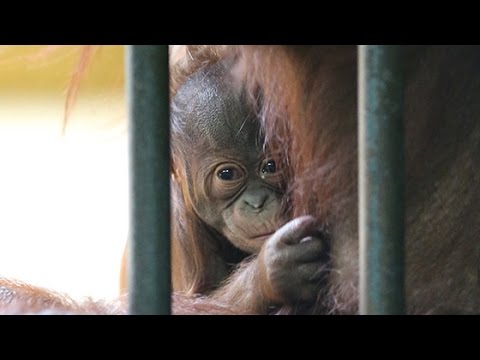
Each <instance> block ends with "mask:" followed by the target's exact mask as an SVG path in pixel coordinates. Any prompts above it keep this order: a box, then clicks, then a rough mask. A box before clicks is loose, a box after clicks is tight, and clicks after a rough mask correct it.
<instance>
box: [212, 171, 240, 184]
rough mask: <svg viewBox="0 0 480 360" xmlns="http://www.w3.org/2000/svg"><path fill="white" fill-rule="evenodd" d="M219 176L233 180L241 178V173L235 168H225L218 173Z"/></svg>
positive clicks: (226, 179)
mask: <svg viewBox="0 0 480 360" xmlns="http://www.w3.org/2000/svg"><path fill="white" fill-rule="evenodd" d="M217 176H218V177H219V178H220V179H221V180H223V181H231V180H237V179H239V178H240V177H241V174H240V172H239V171H238V170H237V169H235V168H224V169H221V170H220V171H219V172H218V173H217Z"/></svg>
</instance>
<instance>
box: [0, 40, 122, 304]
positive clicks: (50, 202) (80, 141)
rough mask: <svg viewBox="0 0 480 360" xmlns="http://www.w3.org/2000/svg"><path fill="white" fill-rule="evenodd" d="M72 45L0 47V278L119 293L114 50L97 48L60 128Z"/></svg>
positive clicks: (118, 115)
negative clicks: (63, 132)
mask: <svg viewBox="0 0 480 360" xmlns="http://www.w3.org/2000/svg"><path fill="white" fill-rule="evenodd" d="M81 51H82V47H80V46H0V276H5V277H9V278H16V279H20V280H23V281H27V282H30V283H33V284H35V285H39V286H43V287H48V288H51V289H54V290H57V291H61V292H66V293H68V294H70V295H72V296H73V297H75V298H81V297H83V296H93V297H95V298H104V297H107V298H110V297H114V296H116V295H117V294H118V274H119V266H120V261H121V256H122V252H123V247H124V244H125V241H126V238H127V235H128V223H127V221H128V178H127V171H128V163H127V138H126V119H125V113H126V110H125V101H124V90H123V81H124V80H123V72H124V69H123V62H124V58H123V56H124V55H123V47H122V46H103V47H101V48H100V49H98V50H97V51H96V53H95V55H94V57H93V59H92V62H91V65H90V66H89V67H88V69H87V71H86V72H85V76H84V79H83V80H82V82H81V86H80V90H79V93H78V95H77V101H76V103H75V105H74V107H73V110H72V112H71V115H70V117H69V119H68V123H67V127H66V132H65V134H62V124H63V118H64V110H65V100H66V91H67V89H68V86H69V83H70V81H71V78H72V74H74V71H75V69H76V68H77V65H78V61H79V58H80V54H81Z"/></svg>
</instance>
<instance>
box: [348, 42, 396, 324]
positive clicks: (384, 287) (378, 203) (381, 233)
mask: <svg viewBox="0 0 480 360" xmlns="http://www.w3.org/2000/svg"><path fill="white" fill-rule="evenodd" d="M358 65H359V94H358V95H359V232H360V314H385V315H387V314H403V313H404V311H405V300H404V292H405V291H404V222H405V220H404V217H405V215H404V212H405V210H404V128H403V121H402V117H403V84H404V79H403V78H404V70H403V65H402V59H401V47H400V46H396V45H360V46H359V63H358Z"/></svg>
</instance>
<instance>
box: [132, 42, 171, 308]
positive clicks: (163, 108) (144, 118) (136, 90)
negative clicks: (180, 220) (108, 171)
mask: <svg viewBox="0 0 480 360" xmlns="http://www.w3.org/2000/svg"><path fill="white" fill-rule="evenodd" d="M126 55H127V56H126V75H127V76H126V80H127V84H126V85H127V86H126V88H127V101H128V107H129V143H130V190H131V198H130V201H131V205H130V207H131V213H130V219H131V220H130V221H131V224H130V229H131V230H130V231H131V239H130V241H129V250H130V251H129V264H128V268H129V272H128V274H129V277H128V282H129V289H130V292H129V313H130V314H142V315H143V314H144V315H147V314H152V315H153V314H170V313H171V304H170V302H171V300H170V299H171V296H170V295H171V276H170V137H169V136H170V121H169V96H168V76H169V75H168V46H167V45H155V46H153V45H142V46H136V45H135V46H127V52H126Z"/></svg>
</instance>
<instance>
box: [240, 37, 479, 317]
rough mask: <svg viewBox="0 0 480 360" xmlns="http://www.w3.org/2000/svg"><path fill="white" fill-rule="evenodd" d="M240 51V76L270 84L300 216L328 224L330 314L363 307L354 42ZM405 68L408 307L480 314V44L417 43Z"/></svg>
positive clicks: (269, 99) (272, 133) (271, 112)
mask: <svg viewBox="0 0 480 360" xmlns="http://www.w3.org/2000/svg"><path fill="white" fill-rule="evenodd" d="M233 50H234V51H237V52H238V54H239V56H241V58H242V65H241V66H240V68H239V74H243V75H244V76H245V77H246V78H247V80H248V82H249V84H250V85H249V86H250V88H251V89H252V91H254V90H255V89H256V88H261V89H263V91H264V94H265V103H264V114H263V120H264V125H265V129H266V136H267V138H269V139H271V140H272V141H274V142H276V144H277V146H278V147H279V149H285V152H284V153H283V155H284V156H285V158H286V159H288V164H289V166H290V169H291V172H292V176H291V182H290V197H291V201H292V205H293V214H294V215H300V214H312V215H315V216H316V217H317V218H318V219H319V220H320V221H322V222H324V223H327V224H328V226H329V228H330V229H331V234H332V244H331V246H332V247H331V259H332V265H331V266H332V271H331V275H330V280H329V286H328V295H327V296H325V298H324V299H323V300H322V301H323V302H324V303H325V305H326V306H327V309H328V311H327V312H329V313H356V312H357V311H358V230H357V115H356V114H357V85H356V82H357V71H356V68H357V56H356V55H357V54H356V47H354V46H272V47H268V46H266V47H265V46H245V47H241V48H240V49H233ZM405 64H406V70H407V72H406V74H407V75H406V89H405V126H406V144H407V149H406V160H407V162H406V180H407V181H406V212H407V217H406V227H407V228H406V250H407V253H406V261H407V269H406V293H407V308H408V312H409V313H421V314H422V313H430V312H435V309H442V308H448V309H455V310H454V311H453V312H456V313H479V312H480V292H479V286H480V283H479V278H478V276H479V263H480V262H479V247H480V235H479V232H480V202H479V201H480V187H479V186H478V185H479V181H480V171H479V169H480V122H479V121H478V118H479V117H480V71H479V70H480V47H478V46H453V45H452V46H409V47H406V48H405ZM279 69H281V71H278V70H279ZM449 312H452V310H450V311H449Z"/></svg>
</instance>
